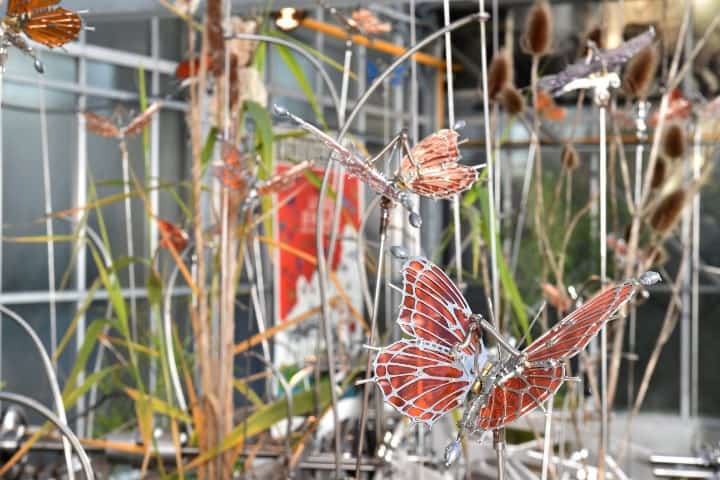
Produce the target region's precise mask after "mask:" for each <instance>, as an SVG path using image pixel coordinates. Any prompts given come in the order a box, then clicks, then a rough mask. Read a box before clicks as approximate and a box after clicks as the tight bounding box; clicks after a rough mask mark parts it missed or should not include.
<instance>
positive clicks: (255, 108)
mask: <svg viewBox="0 0 720 480" xmlns="http://www.w3.org/2000/svg"><path fill="white" fill-rule="evenodd" d="M245 112H246V113H247V115H248V116H249V117H250V118H251V119H252V121H253V122H254V123H255V141H256V143H258V144H259V145H260V160H261V162H260V166H259V167H260V168H259V169H258V173H257V176H258V178H259V179H260V180H266V179H268V178H270V176H271V175H272V174H273V142H274V141H275V138H274V136H273V130H272V119H271V118H270V114H269V113H268V111H267V110H266V109H265V108H264V107H263V106H262V105H260V104H259V103H257V102H253V101H252V100H246V101H245ZM260 204H261V206H262V211H263V213H265V212H269V211H270V210H271V209H272V198H270V197H268V196H267V195H265V196H264V197H263V198H262V200H261V203H260ZM265 231H266V232H267V234H268V235H272V218H271V216H270V215H268V216H267V217H266V219H265Z"/></svg>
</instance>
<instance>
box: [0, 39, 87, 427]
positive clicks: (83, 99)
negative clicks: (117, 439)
mask: <svg viewBox="0 0 720 480" xmlns="http://www.w3.org/2000/svg"><path fill="white" fill-rule="evenodd" d="M78 43H80V44H81V45H83V46H84V45H85V32H84V31H81V32H80V38H79V42H78ZM77 79H78V85H79V86H80V87H81V88H83V87H85V86H86V83H87V61H86V60H85V58H84V57H80V58H78V60H77ZM77 105H78V113H77V115H76V118H77V169H76V171H75V175H76V177H75V178H76V181H75V185H76V186H75V188H76V193H75V206H81V205H85V204H86V203H87V183H88V182H87V168H88V162H87V159H88V152H87V130H86V129H85V115H83V113H81V112H84V111H85V109H86V108H87V96H85V95H79V96H78V100H77ZM0 178H1V177H0ZM85 215H87V212H86V211H84V210H82V209H78V212H77V213H76V214H75V215H74V221H75V222H76V223H77V224H78V225H80V228H79V229H78V232H77V235H78V240H77V247H76V248H77V256H76V258H75V288H76V290H77V292H78V296H80V295H83V296H84V295H85V292H86V291H87V251H86V249H85V248H86V247H85V236H86V235H87V233H86V232H87V226H86V225H85V222H84V221H83V219H84V218H85ZM81 222H82V224H81ZM0 256H1V255H0ZM81 305H82V300H78V301H77V303H76V308H77V310H78V311H80V307H81ZM86 328H87V317H86V314H85V313H82V314H80V316H79V317H78V321H77V329H76V331H75V351H76V352H77V351H79V350H80V348H81V347H82V345H83V343H84V342H85V329H86ZM0 355H1V354H0ZM0 373H1V372H0ZM77 381H78V384H79V385H81V384H82V382H84V381H85V372H82V371H81V372H80V373H79V374H78V379H77ZM76 408H77V409H78V411H84V410H85V395H81V396H80V397H79V398H78V399H77V402H76ZM86 427H87V422H86V419H85V418H84V417H82V416H78V418H77V420H76V423H75V429H76V431H77V432H78V434H79V435H82V436H85V437H86V436H91V435H88V431H87V430H86ZM90 433H91V432H90Z"/></svg>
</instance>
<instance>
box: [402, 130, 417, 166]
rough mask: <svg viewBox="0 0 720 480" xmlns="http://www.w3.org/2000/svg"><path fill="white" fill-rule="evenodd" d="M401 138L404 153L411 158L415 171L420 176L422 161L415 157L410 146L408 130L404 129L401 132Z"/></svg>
mask: <svg viewBox="0 0 720 480" xmlns="http://www.w3.org/2000/svg"><path fill="white" fill-rule="evenodd" d="M400 136H401V139H400V144H401V146H402V149H403V153H405V155H407V157H408V158H409V159H410V164H411V165H412V166H413V168H415V173H416V174H417V176H420V163H418V161H417V160H416V159H415V156H414V155H413V153H412V149H411V148H410V141H409V140H408V135H407V131H405V130H403V131H402V132H401V133H400Z"/></svg>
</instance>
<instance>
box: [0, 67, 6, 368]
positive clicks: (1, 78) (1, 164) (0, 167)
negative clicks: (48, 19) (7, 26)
mask: <svg viewBox="0 0 720 480" xmlns="http://www.w3.org/2000/svg"><path fill="white" fill-rule="evenodd" d="M4 84H5V75H4V72H3V71H2V69H0V235H5V232H4V231H3V230H4V229H3V225H4V224H5V220H4V219H5V215H4V213H3V208H4V207H5V202H4V201H3V196H4V194H5V192H4V189H3V182H2V181H1V179H2V178H4V170H5V161H4V157H3V149H4V147H5V142H4V137H3V114H2V111H3V109H2V101H3V93H4V88H3V87H4ZM3 243H4V242H0V295H2V293H3V255H4V253H5V252H4V250H3ZM2 327H3V322H2V315H0V378H6V377H5V375H4V374H3V362H2V359H3V328H2Z"/></svg>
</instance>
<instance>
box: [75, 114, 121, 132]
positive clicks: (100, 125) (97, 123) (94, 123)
mask: <svg viewBox="0 0 720 480" xmlns="http://www.w3.org/2000/svg"><path fill="white" fill-rule="evenodd" d="M83 116H84V117H85V129H86V130H87V131H89V132H92V133H94V134H95V135H99V136H101V137H106V138H116V137H118V136H120V130H119V129H118V128H117V127H116V126H115V125H114V124H113V123H112V122H111V121H110V120H108V119H107V118H105V117H102V116H100V115H97V114H95V113H92V112H85V113H84V114H83Z"/></svg>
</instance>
